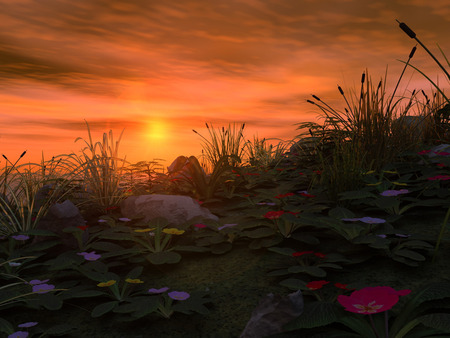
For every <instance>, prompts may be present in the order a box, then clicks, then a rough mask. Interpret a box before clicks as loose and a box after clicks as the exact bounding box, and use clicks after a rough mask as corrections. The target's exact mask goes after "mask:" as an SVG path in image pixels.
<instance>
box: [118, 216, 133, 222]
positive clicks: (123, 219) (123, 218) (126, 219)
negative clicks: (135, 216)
mask: <svg viewBox="0 0 450 338" xmlns="http://www.w3.org/2000/svg"><path fill="white" fill-rule="evenodd" d="M119 221H121V222H131V219H129V218H127V217H121V218H119Z"/></svg>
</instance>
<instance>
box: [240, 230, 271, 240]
mask: <svg viewBox="0 0 450 338" xmlns="http://www.w3.org/2000/svg"><path fill="white" fill-rule="evenodd" d="M274 234H275V232H274V231H273V229H271V228H269V227H261V228H257V229H255V230H250V231H242V232H241V235H242V236H246V237H250V238H263V237H268V236H273V235H274Z"/></svg>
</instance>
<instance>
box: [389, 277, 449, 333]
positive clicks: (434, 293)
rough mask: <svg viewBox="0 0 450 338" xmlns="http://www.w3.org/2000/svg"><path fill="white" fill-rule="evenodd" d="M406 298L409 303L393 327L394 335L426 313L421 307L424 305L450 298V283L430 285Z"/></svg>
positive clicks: (403, 308)
mask: <svg viewBox="0 0 450 338" xmlns="http://www.w3.org/2000/svg"><path fill="white" fill-rule="evenodd" d="M405 297H408V298H407V299H408V301H407V302H406V303H405V305H404V306H403V307H402V309H401V310H400V313H399V315H398V316H397V317H396V318H395V321H394V322H393V324H392V326H391V332H392V335H394V334H396V333H397V332H399V331H400V330H401V328H402V327H404V326H405V325H406V324H407V323H408V322H410V321H411V320H412V319H414V318H416V317H417V316H419V315H420V314H421V313H422V311H424V308H423V307H422V306H421V304H422V303H424V302H429V301H433V300H440V299H444V298H450V283H447V282H436V283H430V284H428V285H425V286H424V287H422V288H420V289H419V290H417V291H415V292H413V293H411V294H409V295H407V296H405ZM425 310H426V307H425Z"/></svg>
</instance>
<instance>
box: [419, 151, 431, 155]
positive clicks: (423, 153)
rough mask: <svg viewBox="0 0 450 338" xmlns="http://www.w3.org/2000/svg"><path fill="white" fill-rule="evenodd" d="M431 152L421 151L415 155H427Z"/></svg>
mask: <svg viewBox="0 0 450 338" xmlns="http://www.w3.org/2000/svg"><path fill="white" fill-rule="evenodd" d="M430 151H431V150H422V151H419V152H418V153H417V155H425V154H428V153H429V152H430Z"/></svg>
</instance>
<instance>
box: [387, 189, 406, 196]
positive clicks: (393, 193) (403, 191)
mask: <svg viewBox="0 0 450 338" xmlns="http://www.w3.org/2000/svg"><path fill="white" fill-rule="evenodd" d="M407 193H409V190H408V189H400V190H385V191H383V192H381V193H380V195H381V196H398V195H401V194H407Z"/></svg>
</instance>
